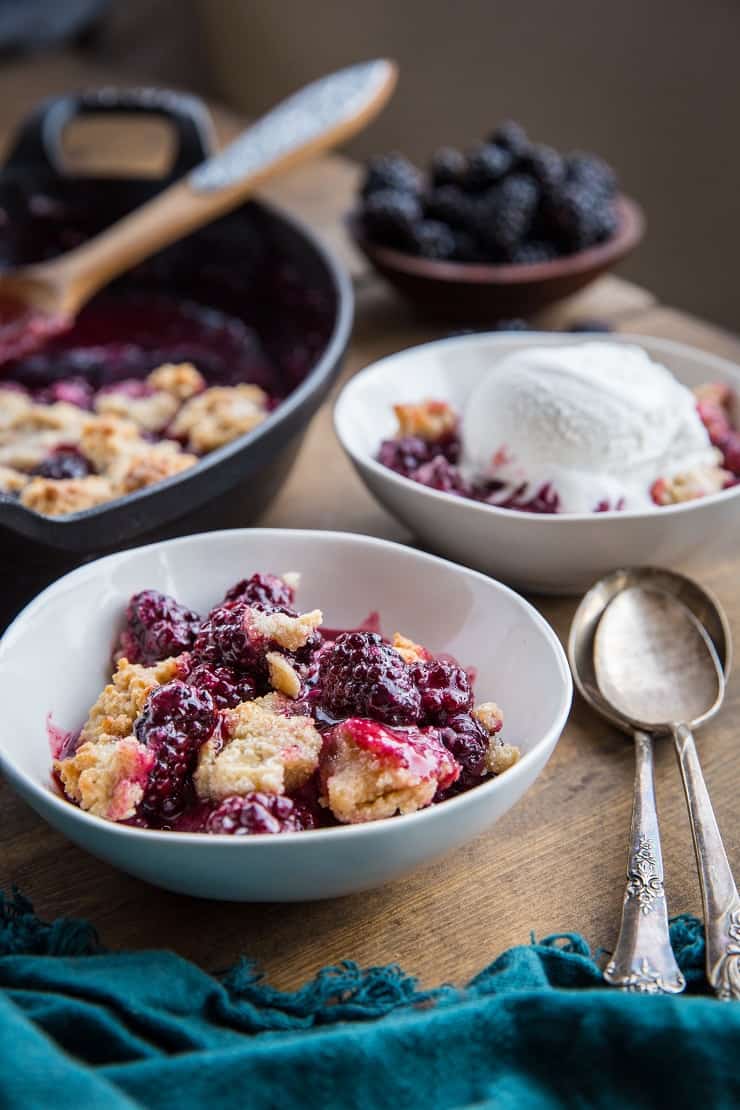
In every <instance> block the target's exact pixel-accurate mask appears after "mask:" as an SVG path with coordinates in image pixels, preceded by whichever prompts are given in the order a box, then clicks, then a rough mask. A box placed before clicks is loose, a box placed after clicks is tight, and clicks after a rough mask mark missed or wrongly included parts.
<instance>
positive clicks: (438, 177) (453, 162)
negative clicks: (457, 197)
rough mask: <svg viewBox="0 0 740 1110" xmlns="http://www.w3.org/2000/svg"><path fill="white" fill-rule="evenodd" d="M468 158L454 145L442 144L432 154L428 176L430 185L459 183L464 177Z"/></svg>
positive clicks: (438, 185)
mask: <svg viewBox="0 0 740 1110" xmlns="http://www.w3.org/2000/svg"><path fill="white" fill-rule="evenodd" d="M467 168H468V160H467V158H466V157H465V155H464V154H463V152H462V151H461V150H456V149H455V147H451V146H443V147H440V149H439V150H437V151H435V152H434V154H433V155H432V161H431V164H430V167H429V176H430V178H431V181H432V185H433V186H434V187H435V188H439V187H441V186H443V185H459V184H461V182H462V181H463V179H464V177H465V172H466V170H467Z"/></svg>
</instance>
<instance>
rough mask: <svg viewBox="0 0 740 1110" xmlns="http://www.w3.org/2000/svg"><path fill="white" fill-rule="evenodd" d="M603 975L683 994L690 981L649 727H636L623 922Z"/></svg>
mask: <svg viewBox="0 0 740 1110" xmlns="http://www.w3.org/2000/svg"><path fill="white" fill-rule="evenodd" d="M604 978H605V979H606V981H607V983H611V984H612V986H615V987H621V988H622V990H627V991H641V992H643V993H646V994H678V993H679V992H680V991H682V990H683V989H684V987H685V986H686V980H685V979H684V977H683V975H682V974H681V972H680V971H679V969H678V964H677V963H676V959H675V956H674V955H673V949H672V948H671V941H670V937H669V933H668V909H667V906H666V899H665V891H664V889H663V859H662V856H661V853H660V832H659V830H658V811H657V809H656V805H655V781H654V778H653V742H652V739H651V738H650V737H649V736H648V735H647V734H646V733H644V732H635V794H634V800H633V803H632V827H631V829H630V848H629V860H628V864H627V886H626V888H625V892H624V902H623V903H622V924H621V927H620V930H619V937H618V939H617V945H616V948H615V949H614V954H613V956H612V958H611V960H610V961H609V963H608V964H607V966H606V968H605V970H604Z"/></svg>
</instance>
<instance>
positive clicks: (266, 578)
mask: <svg viewBox="0 0 740 1110" xmlns="http://www.w3.org/2000/svg"><path fill="white" fill-rule="evenodd" d="M227 601H244V602H246V603H247V605H256V606H257V607H258V608H260V609H282V608H285V607H288V608H289V607H290V606H292V604H293V602H294V601H295V590H294V589H293V587H292V586H289V585H288V583H287V582H284V581H283V579H282V578H278V576H277V575H276V574H253V575H252V576H251V577H250V578H243V579H242V580H241V582H237V583H236V585H235V586H232V587H231V589H230V590H228V591H227V593H226V596H225V597H224V603H226V602H227Z"/></svg>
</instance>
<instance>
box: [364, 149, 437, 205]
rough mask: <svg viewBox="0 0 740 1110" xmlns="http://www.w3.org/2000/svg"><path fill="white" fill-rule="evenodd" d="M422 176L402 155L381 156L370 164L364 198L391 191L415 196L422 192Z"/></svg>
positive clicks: (373, 159)
mask: <svg viewBox="0 0 740 1110" xmlns="http://www.w3.org/2000/svg"><path fill="white" fill-rule="evenodd" d="M422 183H423V179H422V175H421V173H420V172H419V170H417V168H416V166H415V165H413V163H412V162H410V161H409V160H408V158H404V156H403V155H402V154H381V155H379V156H378V157H377V158H372V159H371V160H370V162H368V166H367V170H366V172H365V180H364V182H363V184H362V190H361V193H362V196H363V197H370V196H371V195H372V194H373V193H377V192H380V191H381V190H385V189H391V190H393V192H399V193H410V194H412V195H415V194H417V193H419V192H420V191H421V188H422Z"/></svg>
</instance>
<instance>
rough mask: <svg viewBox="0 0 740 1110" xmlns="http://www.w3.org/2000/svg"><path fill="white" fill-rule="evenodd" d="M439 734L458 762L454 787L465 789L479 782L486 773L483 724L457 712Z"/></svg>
mask: <svg viewBox="0 0 740 1110" xmlns="http://www.w3.org/2000/svg"><path fill="white" fill-rule="evenodd" d="M439 736H440V739H441V741H442V743H443V744H444V746H445V747H446V748H447V751H448V752H450V754H451V755H453V756H454V757H455V759H456V760H457V762H458V763H459V764H460V768H461V771H460V777H459V778H458V780H457V782H456V783H455V789H456V790H460V789H463V790H467V789H468V788H469V787H471V786H475V785H476V784H477V783H479V782H480V780H481V779H482V778H484V777H485V775H486V774H487V773H488V767H487V765H486V753H487V751H488V743H489V737H488V733H487V732H486V730H485V729H484V728H483V726H482V725H480V724H479V723H478V721H476V719H475V717H471V715H470V714H469V713H458V714H455V715H454V716H452V717H450V719H449V721H448V722H447V725H446V726H445V727H444V728H442V729H440V733H439Z"/></svg>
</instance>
